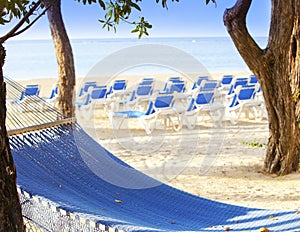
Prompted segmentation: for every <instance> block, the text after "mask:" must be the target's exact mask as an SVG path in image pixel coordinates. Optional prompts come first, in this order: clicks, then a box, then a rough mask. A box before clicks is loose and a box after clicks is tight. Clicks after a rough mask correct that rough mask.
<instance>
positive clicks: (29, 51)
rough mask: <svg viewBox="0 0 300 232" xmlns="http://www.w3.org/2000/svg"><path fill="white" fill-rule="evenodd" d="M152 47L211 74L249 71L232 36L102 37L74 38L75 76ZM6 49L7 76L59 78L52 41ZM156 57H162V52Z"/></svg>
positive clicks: (29, 42)
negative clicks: (116, 57)
mask: <svg viewBox="0 0 300 232" xmlns="http://www.w3.org/2000/svg"><path fill="white" fill-rule="evenodd" d="M256 41H257V43H258V44H259V45H260V46H261V47H264V46H266V43H267V37H257V38H256ZM149 44H153V45H165V46H168V47H171V48H172V47H173V48H175V49H177V50H180V51H182V52H183V53H186V54H187V55H190V56H192V57H194V58H195V59H196V60H198V61H199V62H200V63H201V64H202V65H203V67H205V69H206V70H207V71H208V73H227V74H230V73H236V72H250V70H249V68H248V67H247V65H246V64H245V62H244V61H243V59H242V58H241V56H240V55H239V53H238V52H237V50H236V48H235V46H234V44H233V42H232V41H231V39H230V38H229V37H170V38H168V37H161V38H160V37H155V38H143V39H137V38H100V39H71V45H72V49H73V55H74V61H75V72H76V76H77V77H86V75H87V74H88V73H89V71H90V70H91V69H92V68H93V67H94V66H95V65H96V64H97V63H98V62H100V61H102V60H103V59H105V58H107V57H109V56H112V55H113V54H114V53H116V54H118V52H119V51H121V50H122V49H125V48H126V49H127V50H128V48H130V47H134V46H137V45H149ZM5 49H6V51H7V57H6V62H5V65H4V67H3V69H4V75H6V76H9V77H11V78H13V79H15V80H21V79H24V80H29V79H39V78H56V77H57V76H58V71H57V62H56V56H55V50H54V45H53V42H52V40H50V39H49V40H11V41H8V42H6V43H5ZM146 55H147V54H145V56H146ZM157 56H160V52H159V51H157ZM171 57H172V54H170V58H171ZM128 59H131V58H130V57H128ZM111 62H117V61H113V60H112V61H111ZM183 62H184V61H183ZM183 65H184V64H183ZM187 65H188V64H187ZM129 68H130V67H129ZM161 71H162V70H161V68H158V67H154V66H152V67H146V68H139V69H133V70H132V72H131V73H132V74H135V75H139V74H141V75H142V74H148V73H149V74H151V72H153V74H158V73H160V72H161ZM145 72H146V73H145ZM163 72H167V71H166V70H163Z"/></svg>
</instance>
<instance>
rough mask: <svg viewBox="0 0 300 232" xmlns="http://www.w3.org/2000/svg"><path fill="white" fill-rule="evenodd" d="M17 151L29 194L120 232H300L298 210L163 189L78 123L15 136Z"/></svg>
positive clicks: (23, 184)
mask: <svg viewBox="0 0 300 232" xmlns="http://www.w3.org/2000/svg"><path fill="white" fill-rule="evenodd" d="M10 145H11V148H12V154H13V157H14V161H15V164H16V167H17V176H18V178H17V182H18V185H19V186H20V188H21V189H22V190H24V191H26V192H28V193H30V194H31V195H33V196H35V195H37V196H40V197H43V198H46V199H48V200H49V201H51V202H55V203H56V204H57V205H58V206H59V208H61V209H64V210H66V211H67V212H70V213H77V214H79V215H81V216H83V217H85V218H90V219H91V220H93V221H95V222H96V223H99V224H101V225H105V226H108V227H110V228H114V230H113V231H119V230H123V231H225V230H226V228H227V229H230V231H258V230H259V229H260V228H261V227H266V228H268V229H269V230H270V231H300V214H299V213H297V212H296V211H277V210H264V209H256V208H247V207H239V206H235V205H230V204H224V203H220V202H216V201H211V200H208V199H204V198H201V197H197V196H194V195H191V194H189V193H186V192H183V191H181V190H178V189H175V188H172V187H170V186H168V185H166V184H163V183H160V182H158V181H156V180H154V179H152V178H150V177H149V176H146V175H145V174H143V173H141V172H139V171H137V170H135V169H133V168H132V167H130V166H128V165H127V164H125V163H124V162H122V161H121V160H119V159H118V158H116V157H115V156H113V155H112V154H111V153H110V152H108V151H107V150H106V149H104V148H103V147H102V146H101V145H99V144H98V143H97V142H95V141H94V140H93V139H92V138H91V137H89V136H88V135H87V134H86V133H85V132H84V130H83V129H82V128H81V127H80V126H79V125H77V124H76V123H72V124H68V125H60V126H56V127H52V128H48V129H44V130H39V131H36V132H29V133H25V134H22V135H14V136H10ZM108 173H109V175H108ZM110 231H111V230H110Z"/></svg>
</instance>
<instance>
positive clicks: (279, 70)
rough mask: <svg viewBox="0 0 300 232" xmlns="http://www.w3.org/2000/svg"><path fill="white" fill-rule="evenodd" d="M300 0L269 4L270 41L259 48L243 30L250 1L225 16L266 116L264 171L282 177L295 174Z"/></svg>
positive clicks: (299, 135)
mask: <svg viewBox="0 0 300 232" xmlns="http://www.w3.org/2000/svg"><path fill="white" fill-rule="evenodd" d="M299 1H300V0H287V1H279V0H272V15H271V25H270V32H269V41H268V45H267V47H266V48H265V49H261V48H260V47H259V46H258V45H257V44H256V43H255V41H254V39H253V38H252V37H251V35H250V34H249V32H248V30H247V26H246V16H247V13H248V10H249V8H250V5H251V2H252V1H251V0H237V2H236V4H235V5H234V6H233V7H232V8H230V9H227V10H226V11H225V13H224V24H225V26H226V27H227V30H228V33H229V34H230V36H231V38H232V40H233V42H234V44H235V46H236V48H237V49H238V51H239V53H240V54H241V56H242V58H243V59H244V61H245V62H246V64H247V65H248V67H249V68H250V70H251V71H252V72H253V73H254V74H255V75H256V76H257V77H258V79H259V83H260V85H261V88H262V91H263V95H264V98H265V105H266V108H267V112H268V118H269V132H270V137H269V141H268V148H267V154H266V158H265V162H264V170H265V171H266V172H267V173H276V174H277V175H284V174H288V173H291V172H294V171H297V170H298V165H299V156H300V130H299V127H298V124H299V119H300V118H299V104H300V103H299V102H300V100H299V95H297V93H298V91H299V84H300V83H299V74H300V67H299V61H300V56H299V52H300V50H299V49H300V47H299V28H300V27H299V12H300V5H299Z"/></svg>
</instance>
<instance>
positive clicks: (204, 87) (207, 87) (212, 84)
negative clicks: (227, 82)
mask: <svg viewBox="0 0 300 232" xmlns="http://www.w3.org/2000/svg"><path fill="white" fill-rule="evenodd" d="M218 87H219V81H217V80H204V81H202V82H201V85H200V88H199V89H200V91H214V90H215V89H216V88H218Z"/></svg>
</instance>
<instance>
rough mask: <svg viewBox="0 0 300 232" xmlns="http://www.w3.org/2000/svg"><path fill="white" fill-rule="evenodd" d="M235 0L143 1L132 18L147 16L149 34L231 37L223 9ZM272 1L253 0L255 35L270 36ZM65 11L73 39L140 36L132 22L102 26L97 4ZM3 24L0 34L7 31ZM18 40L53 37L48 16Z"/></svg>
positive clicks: (71, 3)
mask: <svg viewBox="0 0 300 232" xmlns="http://www.w3.org/2000/svg"><path fill="white" fill-rule="evenodd" d="M235 2H236V0H217V6H215V5H214V4H212V3H210V4H209V5H206V4H205V0H181V1H180V2H171V0H169V1H168V9H165V8H162V6H161V4H156V1H155V0H144V1H143V2H142V3H141V4H140V6H141V8H142V12H137V11H135V12H134V13H133V15H132V18H131V19H132V20H138V18H139V17H140V16H144V17H145V18H146V20H147V21H149V22H150V23H151V24H152V25H153V28H152V29H151V30H149V33H150V37H207V36H208V37H211V36H228V33H227V31H226V28H225V26H224V24H223V12H224V11H225V9H226V8H230V7H232V6H233V5H234V3H235ZM270 2H271V1H270V0H253V1H252V5H251V8H250V11H249V14H248V17H247V25H248V29H249V31H250V33H251V34H252V35H253V36H267V35H268V32H269V23H270V11H271V6H270ZM62 13H63V19H64V23H65V26H66V28H67V32H68V35H69V37H70V38H72V39H76V38H114V37H137V35H136V34H132V33H130V31H131V30H132V29H133V27H132V25H128V24H126V23H121V25H119V26H118V27H117V33H114V32H113V31H110V32H108V31H107V29H102V25H101V24H100V23H99V22H98V20H99V19H103V18H104V12H103V10H102V9H101V8H100V7H99V5H98V4H94V5H86V6H84V5H83V4H82V3H78V2H77V1H76V0H62ZM7 30H8V28H7V27H3V26H1V27H0V35H3V34H4V33H5V31H7ZM17 39H51V35H50V30H49V25H48V21H47V18H46V17H45V16H44V17H42V18H41V19H40V20H39V21H38V22H37V23H36V24H35V25H34V26H33V27H32V28H30V30H28V31H27V32H25V33H23V34H22V35H20V36H18V38H17Z"/></svg>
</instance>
